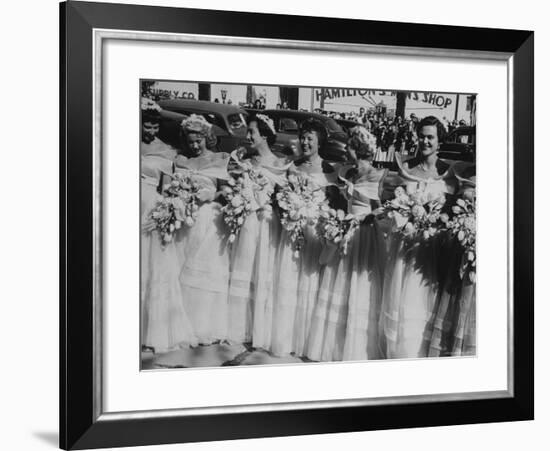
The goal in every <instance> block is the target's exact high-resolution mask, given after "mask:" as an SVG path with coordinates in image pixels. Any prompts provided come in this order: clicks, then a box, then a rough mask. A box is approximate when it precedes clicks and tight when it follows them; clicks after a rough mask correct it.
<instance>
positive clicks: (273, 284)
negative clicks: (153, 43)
mask: <svg viewBox="0 0 550 451" xmlns="http://www.w3.org/2000/svg"><path fill="white" fill-rule="evenodd" d="M384 88H385V87H383V86H382V87H368V86H367V87H358V88H353V89H352V88H339V87H331V86H323V87H319V86H287V85H265V84H253V82H250V81H245V82H243V83H240V84H236V83H225V84H223V83H219V82H210V81H203V80H200V81H197V80H185V81H183V80H150V79H142V80H140V86H139V93H138V92H137V90H136V108H137V105H138V103H139V108H140V117H141V123H140V133H141V144H140V186H141V193H140V217H141V224H139V230H140V259H141V260H140V261H141V264H140V284H141V287H140V299H139V302H140V312H141V313H140V322H141V324H140V330H141V333H140V335H141V337H140V347H141V350H140V351H141V352H140V355H141V369H142V370H159V369H171V368H198V367H231V366H244V365H280V364H312V363H320V362H324V363H326V362H351V361H363V362H364V361H369V360H381V359H424V358H431V359H433V358H443V357H447V358H456V357H469V358H471V357H475V356H476V355H477V349H476V342H477V335H476V327H477V325H476V100H477V96H476V94H475V93H464V92H428V91H413V90H410V91H406V90H392V89H389V87H386V89H384ZM138 100H139V102H138ZM136 176H137V174H136ZM136 229H137V225H136ZM136 302H138V300H137V299H136Z"/></svg>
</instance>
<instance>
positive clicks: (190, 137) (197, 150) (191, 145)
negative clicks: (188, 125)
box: [186, 133, 206, 157]
mask: <svg viewBox="0 0 550 451" xmlns="http://www.w3.org/2000/svg"><path fill="white" fill-rule="evenodd" d="M186 140H187V147H188V149H189V151H190V152H191V154H192V156H194V157H198V156H199V155H201V154H203V153H204V152H205V151H206V138H205V137H204V136H203V135H201V134H200V133H188V134H187V136H186Z"/></svg>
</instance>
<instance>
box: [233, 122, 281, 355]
mask: <svg viewBox="0 0 550 451" xmlns="http://www.w3.org/2000/svg"><path fill="white" fill-rule="evenodd" d="M275 137H276V135H275V127H274V124H273V121H272V120H271V119H270V118H269V117H267V116H265V115H263V114H257V115H255V116H252V117H251V118H250V119H249V121H248V130H247V147H248V151H247V152H243V151H242V150H243V149H241V150H237V151H235V152H233V153H232V158H233V163H234V171H233V174H234V175H235V176H236V177H239V176H241V175H243V174H246V178H245V180H246V182H245V183H247V184H248V185H249V186H248V187H247V188H248V189H249V190H250V193H251V194H252V195H253V200H252V205H253V206H252V212H251V213H250V214H249V215H248V216H247V217H246V219H245V222H244V224H243V225H242V228H241V230H240V233H239V235H238V237H237V239H236V241H235V242H234V243H233V246H232V253H231V278H230V287H229V311H230V316H229V339H230V341H232V342H237V343H247V342H252V346H253V347H255V348H264V349H267V348H269V346H270V343H271V333H272V322H273V295H274V293H273V267H274V264H275V254H276V251H277V245H278V243H279V239H280V233H281V231H280V223H279V219H278V217H277V216H276V212H274V210H273V208H272V198H273V193H274V190H275V188H276V187H277V186H281V185H283V184H284V181H285V179H286V171H287V169H288V167H289V166H290V163H289V162H287V161H286V159H283V158H279V157H277V156H276V155H274V154H273V152H272V151H271V148H270V146H272V145H273V144H274V142H275Z"/></svg>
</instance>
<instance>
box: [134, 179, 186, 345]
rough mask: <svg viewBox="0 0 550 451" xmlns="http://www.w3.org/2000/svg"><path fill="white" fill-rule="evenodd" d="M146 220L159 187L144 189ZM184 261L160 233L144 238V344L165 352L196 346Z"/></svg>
mask: <svg viewBox="0 0 550 451" xmlns="http://www.w3.org/2000/svg"><path fill="white" fill-rule="evenodd" d="M141 194H142V205H141V208H142V210H141V211H142V217H143V218H145V217H146V216H147V215H148V213H149V210H150V209H151V208H152V207H153V206H154V204H155V201H156V199H157V194H156V191H155V187H154V186H151V185H146V184H143V185H142V193H141ZM179 269H180V261H179V258H178V255H177V252H176V248H175V245H174V243H173V242H171V243H168V244H167V245H163V244H162V242H161V239H160V235H159V234H158V232H157V231H153V232H148V233H142V235H141V344H142V345H143V346H147V347H150V348H153V349H154V350H155V352H164V351H168V350H170V349H173V348H176V347H178V346H193V345H196V344H197V339H196V336H195V334H194V331H193V327H192V325H191V321H190V320H189V317H188V315H187V312H186V310H185V307H184V304H183V301H182V292H181V287H180V283H179Z"/></svg>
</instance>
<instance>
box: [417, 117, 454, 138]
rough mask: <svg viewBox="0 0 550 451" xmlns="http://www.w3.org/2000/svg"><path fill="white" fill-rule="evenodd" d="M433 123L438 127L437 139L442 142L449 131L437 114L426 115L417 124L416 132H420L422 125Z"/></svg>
mask: <svg viewBox="0 0 550 451" xmlns="http://www.w3.org/2000/svg"><path fill="white" fill-rule="evenodd" d="M432 125H433V126H435V127H436V129H437V140H438V141H439V142H440V143H442V142H443V141H444V140H445V136H446V135H447V132H446V130H445V126H444V125H443V124H442V123H441V121H440V120H439V119H438V118H436V117H435V116H426V117H425V118H424V119H422V120H421V121H420V122H419V123H418V125H417V126H416V132H417V133H419V132H420V130H421V129H422V127H426V126H432Z"/></svg>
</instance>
